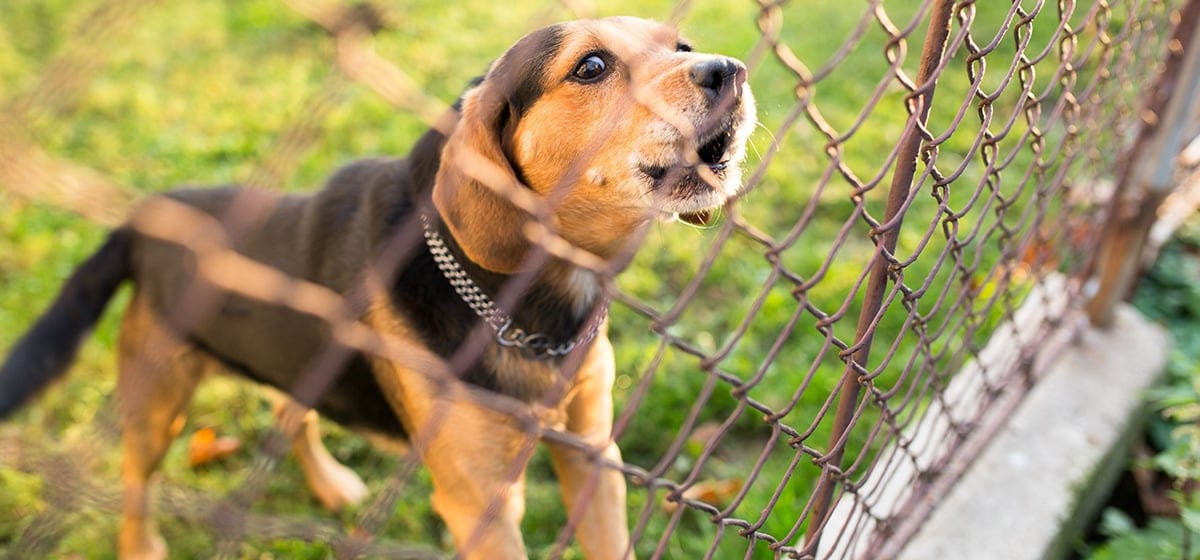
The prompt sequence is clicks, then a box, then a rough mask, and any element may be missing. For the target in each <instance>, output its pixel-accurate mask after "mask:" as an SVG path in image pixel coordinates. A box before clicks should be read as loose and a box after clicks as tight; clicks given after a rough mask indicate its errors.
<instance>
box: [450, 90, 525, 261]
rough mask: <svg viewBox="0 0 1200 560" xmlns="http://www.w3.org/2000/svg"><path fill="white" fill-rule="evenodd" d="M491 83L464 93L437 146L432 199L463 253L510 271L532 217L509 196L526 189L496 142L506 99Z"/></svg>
mask: <svg viewBox="0 0 1200 560" xmlns="http://www.w3.org/2000/svg"><path fill="white" fill-rule="evenodd" d="M492 89H495V88H493V87H492V84H489V83H488V80H486V79H485V80H484V81H483V83H481V84H480V85H479V86H477V87H475V88H474V89H472V90H470V91H468V92H467V93H466V94H464V95H463V98H462V100H461V103H462V109H461V111H462V113H461V116H460V117H459V120H458V124H457V125H456V126H455V128H454V132H453V133H452V134H451V135H450V138H449V139H448V140H447V141H446V146H445V147H444V148H443V149H442V158H441V165H440V167H439V168H438V173H437V179H436V181H435V182H434V185H433V202H434V205H435V206H437V210H438V213H439V214H440V215H441V217H442V220H443V221H444V222H445V223H446V226H447V227H448V228H449V229H450V233H451V234H452V235H453V236H454V239H455V240H456V241H457V242H458V245H459V246H460V247H462V249H463V251H464V252H465V253H466V254H467V257H468V258H470V259H471V260H472V261H474V262H475V263H476V264H478V265H479V266H482V267H484V268H486V269H489V270H492V271H495V272H500V273H512V272H515V271H516V270H517V268H518V267H519V266H520V263H521V260H522V258H523V257H524V256H525V254H526V252H528V250H529V242H528V241H527V240H526V238H525V235H524V233H523V229H524V227H525V223H526V222H527V221H528V220H531V219H533V216H532V215H530V214H529V213H528V212H526V211H525V210H522V209H521V208H519V207H517V206H516V205H515V204H514V203H513V201H512V198H513V197H516V196H520V195H522V194H524V195H527V196H528V195H529V194H530V193H531V191H529V190H528V189H527V188H526V187H525V186H524V185H522V184H521V182H520V181H519V180H518V179H517V174H516V173H515V172H514V170H513V165H512V163H510V162H509V160H508V157H507V155H506V154H505V153H504V149H503V148H502V147H501V138H500V135H501V129H502V128H503V125H504V121H505V120H506V119H507V118H508V116H507V115H506V114H505V113H507V111H508V104H507V103H506V102H505V101H504V98H503V96H502V95H499V94H497V92H494V91H491V90H492Z"/></svg>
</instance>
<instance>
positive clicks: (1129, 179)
mask: <svg viewBox="0 0 1200 560" xmlns="http://www.w3.org/2000/svg"><path fill="white" fill-rule="evenodd" d="M1197 24H1200V0H1189V1H1188V3H1187V5H1185V6H1184V7H1183V9H1182V10H1180V11H1179V22H1178V24H1177V25H1176V27H1175V31H1174V32H1173V34H1172V36H1171V39H1170V41H1169V43H1168V48H1169V53H1168V59H1167V61H1166V64H1165V65H1164V67H1163V71H1162V73H1161V74H1160V75H1159V78H1158V83H1157V84H1155V89H1154V91H1153V92H1152V94H1151V96H1150V97H1149V98H1148V99H1147V101H1146V107H1145V108H1144V110H1143V112H1142V119H1143V121H1144V122H1145V127H1144V128H1143V129H1142V131H1141V133H1139V135H1138V137H1137V139H1136V140H1135V141H1134V143H1133V145H1132V146H1131V147H1130V149H1129V152H1128V153H1127V154H1126V157H1125V160H1124V164H1123V169H1122V170H1121V172H1120V173H1119V175H1118V178H1117V182H1116V184H1115V185H1114V188H1113V199H1112V202H1111V205H1110V208H1109V216H1108V221H1107V223H1105V225H1104V232H1103V234H1102V235H1103V236H1102V238H1101V240H1100V247H1099V256H1098V257H1097V261H1096V272H1095V278H1094V281H1095V282H1096V288H1095V290H1096V291H1095V293H1094V295H1093V296H1092V297H1091V298H1090V299H1089V300H1088V302H1087V305H1086V310H1087V314H1088V319H1089V320H1090V321H1091V323H1092V325H1093V326H1096V327H1099V328H1108V327H1110V326H1111V325H1112V323H1113V318H1114V315H1115V310H1116V306H1117V303H1118V302H1120V301H1121V300H1123V299H1124V298H1125V297H1126V295H1127V294H1128V293H1129V291H1130V289H1131V288H1132V287H1133V283H1134V280H1135V279H1136V278H1137V275H1138V272H1139V270H1140V264H1141V255H1142V252H1143V251H1144V249H1145V247H1146V241H1147V239H1149V236H1150V228H1151V227H1152V226H1153V225H1154V222H1155V221H1156V220H1157V217H1158V207H1159V205H1161V204H1162V201H1163V200H1164V199H1166V197H1167V195H1168V194H1170V193H1171V191H1172V190H1173V188H1174V187H1175V171H1176V168H1177V161H1178V159H1179V154H1180V152H1182V151H1183V148H1184V146H1185V144H1186V141H1187V139H1186V138H1184V133H1185V132H1186V130H1187V129H1189V128H1190V127H1189V123H1190V118H1189V117H1191V116H1192V115H1193V114H1194V110H1195V108H1196V95H1197V93H1198V92H1200V33H1196V26H1197Z"/></svg>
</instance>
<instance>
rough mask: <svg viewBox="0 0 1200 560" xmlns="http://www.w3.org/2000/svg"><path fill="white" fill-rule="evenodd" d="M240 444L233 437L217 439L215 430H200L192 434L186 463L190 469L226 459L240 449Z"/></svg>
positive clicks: (239, 441)
mask: <svg viewBox="0 0 1200 560" xmlns="http://www.w3.org/2000/svg"><path fill="white" fill-rule="evenodd" d="M241 447H242V442H241V440H239V439H238V438H235V437H217V432H216V430H214V429H212V428H200V429H199V430H196V432H195V433H193V434H192V439H191V442H190V443H189V444H188V463H189V464H190V465H191V466H192V468H196V467H199V466H201V465H205V464H207V463H211V462H213V461H217V460H220V459H222V458H225V457H228V456H230V455H232V454H234V453H236V452H237V450H238V449H241Z"/></svg>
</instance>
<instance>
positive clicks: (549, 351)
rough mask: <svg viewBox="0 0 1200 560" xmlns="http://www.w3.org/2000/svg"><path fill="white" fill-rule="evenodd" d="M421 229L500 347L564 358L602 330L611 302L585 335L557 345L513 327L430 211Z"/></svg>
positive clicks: (423, 215) (431, 250)
mask: <svg viewBox="0 0 1200 560" xmlns="http://www.w3.org/2000/svg"><path fill="white" fill-rule="evenodd" d="M420 217H421V229H422V230H423V231H424V233H425V245H426V246H428V247H429V253H430V254H431V255H433V260H434V261H435V262H437V266H438V269H439V270H441V271H442V276H445V277H446V281H448V282H450V285H451V286H453V287H454V291H455V292H457V293H458V297H460V298H462V300H463V302H465V303H466V304H467V305H468V306H470V308H471V310H472V311H474V312H475V314H476V315H478V316H479V318H480V319H483V321H484V322H485V323H487V324H488V326H489V327H491V328H492V331H494V332H495V333H496V342H497V343H498V344H500V346H504V347H506V348H515V349H517V350H520V351H521V352H523V353H524V354H525V355H526V356H528V357H530V358H534V359H538V360H550V359H554V358H561V357H563V356H566V355H567V354H570V353H571V351H572V350H574V349H575V348H576V347H578V346H582V345H586V344H587V343H589V342H591V341H592V339H593V338H596V334H597V333H599V332H600V325H601V324H602V323H603V322H604V318H605V317H607V316H608V305H603V307H602V309H601V310H600V311H599V312H593V313H591V319H590V320H589V321H588V324H587V325H586V326H587V328H586V329H584V331H583V334H582V335H580V336H579V338H576V339H573V340H569V341H567V342H563V343H561V344H554V342H553V340H552V339H551V338H550V336H549V335H547V334H543V333H532V334H530V333H526V332H525V330H524V329H521V328H520V327H516V326H513V318H512V317H510V316H509V315H508V314H507V313H505V312H504V311H503V310H502V309H500V308H499V307H498V306H497V305H496V304H495V303H494V302H493V301H492V298H490V297H488V295H487V294H486V293H484V291H483V290H481V289H480V288H479V286H478V285H477V284H476V283H475V281H474V280H472V279H471V277H470V276H468V275H467V272H466V271H465V270H463V269H462V266H461V265H459V264H458V261H456V260H454V255H453V254H451V253H450V248H449V247H447V246H446V241H445V240H443V239H442V236H441V234H439V233H438V232H437V230H435V229H434V228H433V224H432V223H430V219H429V216H428V214H426V213H425V212H420Z"/></svg>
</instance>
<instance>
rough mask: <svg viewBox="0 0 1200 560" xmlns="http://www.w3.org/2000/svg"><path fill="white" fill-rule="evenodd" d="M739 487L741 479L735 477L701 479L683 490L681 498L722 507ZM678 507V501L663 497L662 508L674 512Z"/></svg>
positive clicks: (739, 489)
mask: <svg viewBox="0 0 1200 560" xmlns="http://www.w3.org/2000/svg"><path fill="white" fill-rule="evenodd" d="M741 489H742V481H741V479H737V478H730V479H728V480H701V481H700V482H697V483H696V484H693V485H692V486H691V487H689V488H688V489H687V490H684V491H683V499H685V500H694V501H697V502H704V503H706V504H712V505H714V506H717V507H719V508H723V507H725V506H727V505H729V502H730V501H732V500H733V498H734V496H736V495H737V493H738V492H739V491H741ZM678 507H679V502H674V501H671V500H668V499H667V498H666V497H664V498H663V501H662V508H663V510H665V511H666V512H667V513H672V512H674V511H675V510H676V509H677V508H678Z"/></svg>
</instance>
